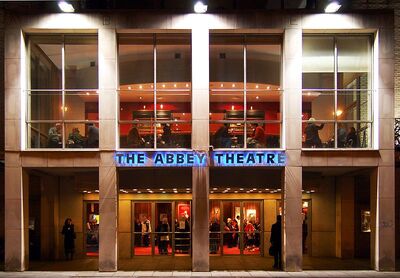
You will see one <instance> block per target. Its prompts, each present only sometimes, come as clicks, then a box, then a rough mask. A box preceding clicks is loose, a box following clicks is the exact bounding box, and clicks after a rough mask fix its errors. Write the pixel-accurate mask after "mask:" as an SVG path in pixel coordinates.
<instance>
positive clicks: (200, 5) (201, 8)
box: [194, 1, 208, 14]
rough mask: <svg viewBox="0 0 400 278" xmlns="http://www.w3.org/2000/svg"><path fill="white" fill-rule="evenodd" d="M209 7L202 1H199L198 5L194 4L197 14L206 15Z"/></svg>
mask: <svg viewBox="0 0 400 278" xmlns="http://www.w3.org/2000/svg"><path fill="white" fill-rule="evenodd" d="M207 7H208V6H207V5H205V4H204V3H203V2H201V1H197V2H196V4H194V12H195V13H196V14H204V13H205V12H207Z"/></svg>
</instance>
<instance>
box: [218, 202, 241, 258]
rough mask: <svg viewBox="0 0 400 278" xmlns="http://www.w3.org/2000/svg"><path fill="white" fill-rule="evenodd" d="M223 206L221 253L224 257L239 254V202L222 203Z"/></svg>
mask: <svg viewBox="0 0 400 278" xmlns="http://www.w3.org/2000/svg"><path fill="white" fill-rule="evenodd" d="M222 204H223V218H222V219H223V221H224V227H223V238H224V239H223V247H224V250H223V253H224V255H236V254H240V237H239V224H238V221H239V222H240V219H241V217H240V214H241V213H240V202H222Z"/></svg>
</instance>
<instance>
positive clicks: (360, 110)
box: [336, 90, 372, 121]
mask: <svg viewBox="0 0 400 278" xmlns="http://www.w3.org/2000/svg"><path fill="white" fill-rule="evenodd" d="M337 101H338V104H337V111H336V116H337V119H338V120H353V121H357V120H361V121H370V120H371V118H372V115H371V114H372V111H371V94H370V91H353V90H349V91H339V92H338V95H337Z"/></svg>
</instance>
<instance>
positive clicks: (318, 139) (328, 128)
mask: <svg viewBox="0 0 400 278" xmlns="http://www.w3.org/2000/svg"><path fill="white" fill-rule="evenodd" d="M334 147H335V130H334V124H333V123H324V122H320V121H318V122H316V121H315V119H313V118H311V119H310V120H308V121H306V122H303V148H334Z"/></svg>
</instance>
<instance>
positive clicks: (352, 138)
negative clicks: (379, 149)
mask: <svg viewBox="0 0 400 278" xmlns="http://www.w3.org/2000/svg"><path fill="white" fill-rule="evenodd" d="M358 141H359V140H358V136H357V132H356V129H355V128H354V127H350V128H349V133H348V134H347V137H346V145H347V147H349V148H358V146H359V145H358Z"/></svg>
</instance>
